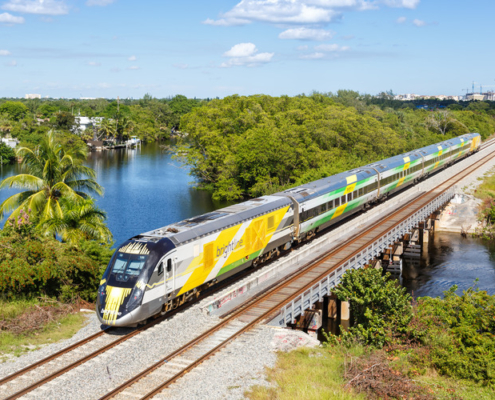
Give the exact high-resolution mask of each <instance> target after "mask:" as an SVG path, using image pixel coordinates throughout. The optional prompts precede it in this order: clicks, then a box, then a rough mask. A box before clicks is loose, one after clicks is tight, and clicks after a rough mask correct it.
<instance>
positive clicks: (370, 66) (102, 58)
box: [0, 0, 495, 98]
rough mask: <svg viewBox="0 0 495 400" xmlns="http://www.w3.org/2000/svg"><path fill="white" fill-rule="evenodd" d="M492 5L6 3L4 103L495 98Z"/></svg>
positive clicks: (1, 46)
mask: <svg viewBox="0 0 495 400" xmlns="http://www.w3.org/2000/svg"><path fill="white" fill-rule="evenodd" d="M494 17H495V1H493V0H471V1H460V0H459V1H452V0H240V1H239V0H234V1H227V0H208V1H192V0H182V1H171V0H153V1H151V0H140V1H136V0H0V97H24V95H25V94H27V93H39V94H41V95H42V96H43V97H45V96H49V97H66V98H79V97H105V98H116V97H117V96H120V97H121V98H128V97H129V98H142V97H143V95H144V94H146V93H149V94H151V95H152V96H154V97H158V98H163V97H169V96H174V95H176V94H183V95H185V96H188V97H197V98H207V97H209V98H212V97H220V98H222V97H225V96H229V95H232V94H240V95H251V94H269V95H273V96H279V95H289V96H293V95H297V94H302V93H306V94H310V93H312V92H313V91H318V92H336V91H337V90H339V89H350V90H356V91H359V92H360V93H369V94H377V93H379V92H382V91H386V90H392V91H393V92H394V93H397V94H402V93H416V94H424V95H435V94H436V95H440V94H444V95H462V94H464V93H465V90H464V91H463V89H469V91H471V87H472V82H473V81H475V82H476V83H475V90H476V91H479V90H480V85H483V90H484V91H485V90H495V70H494V68H493V66H494V65H495V51H494V50H495V48H494V47H495V41H494V40H493V37H494V27H495V24H494V23H493V19H494Z"/></svg>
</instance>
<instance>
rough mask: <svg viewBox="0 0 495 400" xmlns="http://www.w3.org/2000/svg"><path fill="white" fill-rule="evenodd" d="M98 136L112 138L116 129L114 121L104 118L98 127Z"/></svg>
mask: <svg viewBox="0 0 495 400" xmlns="http://www.w3.org/2000/svg"><path fill="white" fill-rule="evenodd" d="M98 132H99V134H100V135H99V136H100V137H101V136H103V137H107V138H109V137H114V136H115V134H116V133H117V127H116V125H115V121H114V120H112V119H109V118H104V119H103V120H102V121H101V124H100V126H99V127H98Z"/></svg>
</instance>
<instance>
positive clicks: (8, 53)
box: [0, 50, 12, 56]
mask: <svg viewBox="0 0 495 400" xmlns="http://www.w3.org/2000/svg"><path fill="white" fill-rule="evenodd" d="M11 54H12V53H11V52H10V51H8V50H0V56H10V55H11Z"/></svg>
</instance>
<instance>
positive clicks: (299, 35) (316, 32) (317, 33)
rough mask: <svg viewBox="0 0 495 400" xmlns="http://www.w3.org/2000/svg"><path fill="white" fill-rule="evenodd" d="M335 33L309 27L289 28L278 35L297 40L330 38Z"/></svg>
mask: <svg viewBox="0 0 495 400" xmlns="http://www.w3.org/2000/svg"><path fill="white" fill-rule="evenodd" d="M334 34H335V33H334V32H332V31H327V30H325V29H309V28H304V27H301V28H292V29H287V30H285V31H283V32H282V33H280V35H278V37H279V39H297V40H316V41H323V40H330V39H331V38H332V37H333V35H334Z"/></svg>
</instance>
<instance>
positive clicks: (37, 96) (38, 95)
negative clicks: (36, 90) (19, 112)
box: [24, 94, 41, 99]
mask: <svg viewBox="0 0 495 400" xmlns="http://www.w3.org/2000/svg"><path fill="white" fill-rule="evenodd" d="M24 98H26V99H41V94H27V95H26V96H24Z"/></svg>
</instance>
